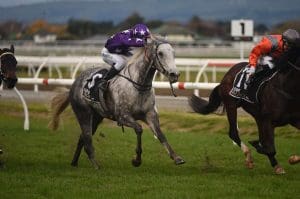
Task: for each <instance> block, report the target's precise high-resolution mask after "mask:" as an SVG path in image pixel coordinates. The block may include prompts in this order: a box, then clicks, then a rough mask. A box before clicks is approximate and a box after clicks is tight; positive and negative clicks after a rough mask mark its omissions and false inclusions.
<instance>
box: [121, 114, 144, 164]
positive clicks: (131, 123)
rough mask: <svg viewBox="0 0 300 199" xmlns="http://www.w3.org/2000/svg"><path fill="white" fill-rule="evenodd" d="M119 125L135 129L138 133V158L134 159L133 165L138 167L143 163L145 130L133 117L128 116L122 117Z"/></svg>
mask: <svg viewBox="0 0 300 199" xmlns="http://www.w3.org/2000/svg"><path fill="white" fill-rule="evenodd" d="M118 123H119V125H125V126H128V127H131V128H133V129H134V131H135V133H136V138H137V144H136V149H135V152H136V157H135V158H134V159H132V165H133V166H135V167H138V166H140V165H141V163H142V133H143V128H142V126H141V125H140V124H139V123H137V122H136V121H135V120H134V118H133V117H131V116H130V115H128V114H125V115H123V116H121V117H120V118H119V120H118Z"/></svg>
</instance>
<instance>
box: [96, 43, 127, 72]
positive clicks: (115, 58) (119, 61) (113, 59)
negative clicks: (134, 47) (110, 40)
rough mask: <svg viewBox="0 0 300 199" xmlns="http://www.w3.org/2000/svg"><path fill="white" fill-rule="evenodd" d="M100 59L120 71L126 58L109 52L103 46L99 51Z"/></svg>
mask: <svg viewBox="0 0 300 199" xmlns="http://www.w3.org/2000/svg"><path fill="white" fill-rule="evenodd" d="M101 55H102V59H103V61H105V62H106V63H108V64H109V65H111V66H114V67H115V69H116V70H118V71H120V70H122V69H123V68H124V66H125V65H126V62H127V58H126V57H125V56H123V55H120V54H113V53H110V52H109V51H108V50H107V48H103V49H102V51H101Z"/></svg>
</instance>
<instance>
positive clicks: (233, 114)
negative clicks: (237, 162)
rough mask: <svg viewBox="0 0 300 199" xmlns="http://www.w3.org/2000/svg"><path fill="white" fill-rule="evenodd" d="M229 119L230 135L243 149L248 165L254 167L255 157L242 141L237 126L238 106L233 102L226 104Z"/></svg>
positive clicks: (250, 167)
mask: <svg viewBox="0 0 300 199" xmlns="http://www.w3.org/2000/svg"><path fill="white" fill-rule="evenodd" d="M224 105H225V108H226V113H227V119H228V122H229V137H230V138H231V139H232V140H233V142H234V143H235V144H237V145H238V146H239V147H240V148H241V149H242V151H243V153H244V155H245V157H246V160H245V164H246V167H247V168H249V169H252V168H253V167H254V164H253V158H252V155H251V151H250V149H249V148H248V147H247V146H246V145H245V144H244V143H243V142H242V141H241V139H240V137H239V132H238V127H237V106H236V105H235V104H234V103H232V104H225V103H224Z"/></svg>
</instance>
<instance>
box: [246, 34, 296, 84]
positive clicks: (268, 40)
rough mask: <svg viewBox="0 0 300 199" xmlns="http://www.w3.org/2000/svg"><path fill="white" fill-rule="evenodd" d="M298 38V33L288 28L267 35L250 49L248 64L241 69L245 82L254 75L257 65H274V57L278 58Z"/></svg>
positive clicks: (272, 66) (270, 67) (271, 66)
mask: <svg viewBox="0 0 300 199" xmlns="http://www.w3.org/2000/svg"><path fill="white" fill-rule="evenodd" d="M299 39H300V36H299V33H298V32H297V31H296V30H294V29H288V30H286V31H284V32H283V34H282V35H267V36H264V37H263V38H262V40H261V41H260V42H259V43H258V44H257V45H256V46H255V47H254V48H253V49H252V51H251V53H250V55H249V65H248V66H247V67H246V68H245V69H244V70H243V74H244V75H245V76H246V81H245V82H246V83H249V82H250V81H251V79H252V77H253V76H254V73H255V70H256V68H257V65H262V66H267V68H269V69H273V68H274V67H275V65H274V63H273V59H274V58H279V57H280V56H281V55H282V54H283V53H284V52H285V51H287V50H288V49H289V48H290V47H291V46H292V45H294V44H295V43H296V41H297V40H299Z"/></svg>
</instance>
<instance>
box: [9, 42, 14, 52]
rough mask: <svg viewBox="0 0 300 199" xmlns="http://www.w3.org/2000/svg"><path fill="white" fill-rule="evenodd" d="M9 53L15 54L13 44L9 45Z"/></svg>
mask: <svg viewBox="0 0 300 199" xmlns="http://www.w3.org/2000/svg"><path fill="white" fill-rule="evenodd" d="M10 51H11V52H12V53H15V47H14V45H13V44H11V45H10Z"/></svg>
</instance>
